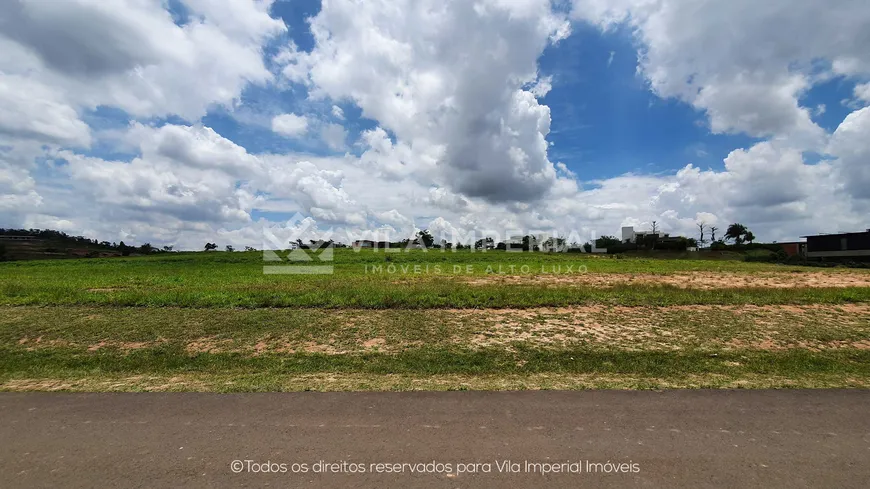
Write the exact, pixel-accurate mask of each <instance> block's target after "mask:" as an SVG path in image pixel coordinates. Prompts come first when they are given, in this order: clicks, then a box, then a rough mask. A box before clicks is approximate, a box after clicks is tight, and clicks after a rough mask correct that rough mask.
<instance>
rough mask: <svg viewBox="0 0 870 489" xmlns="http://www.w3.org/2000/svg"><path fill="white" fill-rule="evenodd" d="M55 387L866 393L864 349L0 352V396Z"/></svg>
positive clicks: (869, 369) (869, 356) (868, 361)
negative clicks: (817, 389) (819, 389)
mask: <svg viewBox="0 0 870 489" xmlns="http://www.w3.org/2000/svg"><path fill="white" fill-rule="evenodd" d="M106 379H107V380H106ZM112 379H116V380H118V379H128V381H129V383H121V384H111V382H112ZM136 379H138V380H136ZM427 379H428V380H427ZM438 379H441V380H440V381H439V380H438ZM450 379H452V380H450ZM572 379H575V380H574V381H572ZM64 382H66V383H67V384H68V387H67V388H66V389H65V390H76V389H75V386H76V385H79V386H80V387H81V388H83V389H84V390H134V391H135V390H149V389H156V390H194V391H196V390H204V391H212V390H214V391H274V390H336V389H337V390H414V389H420V388H423V389H426V388H434V387H435V386H436V384H437V383H438V382H442V383H443V386H442V387H443V388H448V389H449V388H457V389H461V388H486V389H491V388H500V387H499V386H501V388H529V389H540V388H550V387H549V386H552V388H587V387H595V388H599V387H611V388H614V387H621V388H661V387H674V386H681V387H723V386H740V387H752V386H767V387H771V386H772V387H819V386H825V387H870V352H868V351H862V350H838V351H828V352H809V351H806V350H787V351H779V352H766V351H732V352H723V353H719V354H710V353H703V352H682V353H673V352H669V353H665V352H624V351H614V352H600V351H589V350H582V349H577V350H570V351H558V352H554V351H543V350H532V349H519V350H517V351H513V352H508V351H504V350H479V351H467V350H462V349H431V348H420V349H416V350H413V351H407V352H403V353H398V354H385V353H365V354H345V355H325V354H309V353H296V354H290V355H277V354H266V355H259V356H256V357H252V356H245V355H241V354H211V353H204V354H197V355H193V356H191V355H189V354H187V352H185V351H184V350H183V349H179V348H171V347H159V348H153V349H145V350H136V351H134V352H129V353H126V354H125V353H120V352H117V351H103V352H100V353H98V354H83V353H81V352H80V351H74V350H69V349H54V350H51V351H44V350H43V351H21V350H9V349H4V350H0V390H21V389H22V388H23V387H24V386H27V385H29V388H28V389H27V390H53V389H56V388H57V386H58V385H59V384H62V383H64ZM101 382H102V383H101ZM106 382H109V383H108V384H107V383H106ZM100 386H102V387H100ZM98 387H100V388H98ZM62 389H63V388H62Z"/></svg>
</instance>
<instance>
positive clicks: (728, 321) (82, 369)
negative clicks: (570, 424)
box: [0, 304, 870, 391]
mask: <svg viewBox="0 0 870 489" xmlns="http://www.w3.org/2000/svg"><path fill="white" fill-rule="evenodd" d="M663 387H870V305H863V304H859V305H844V306H828V305H812V306H765V307H756V306H689V307H636V308H631V307H622V306H618V307H617V306H614V307H600V306H599V307H578V308H540V309H513V310H446V309H437V310H422V311H421V310H388V311H380V310H367V309H357V310H322V309H192V308H164V309H158V308H116V307H94V306H87V307H0V390H54V389H61V390H203V391H210V390H215V391H263V390H306V389H311V390H413V389H462V388H468V389H547V388H560V389H575V388H663Z"/></svg>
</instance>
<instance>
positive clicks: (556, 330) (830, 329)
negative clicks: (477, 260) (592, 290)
mask: <svg viewBox="0 0 870 489" xmlns="http://www.w3.org/2000/svg"><path fill="white" fill-rule="evenodd" d="M462 321H464V322H466V323H468V322H470V323H472V324H475V325H476V327H475V329H474V331H473V332H472V335H471V337H470V338H464V337H462V336H457V337H455V338H454V341H455V342H456V343H468V344H470V345H472V347H476V348H490V347H507V348H510V347H511V346H513V345H516V344H524V345H528V346H537V347H544V348H548V347H553V348H559V347H567V346H588V347H601V348H618V349H620V350H629V351H634V350H647V351H649V350H654V351H656V350H658V351H674V350H681V349H687V348H691V349H697V348H701V349H704V348H709V349H711V350H721V349H725V350H729V349H754V350H780V349H787V348H806V349H816V350H826V349H834V348H851V349H866V348H867V346H868V345H870V304H851V305H848V306H847V307H843V306H827V305H807V306H675V307H622V306H613V307H607V306H593V307H564V308H536V309H489V310H487V309H482V310H472V311H464V315H463V316H462Z"/></svg>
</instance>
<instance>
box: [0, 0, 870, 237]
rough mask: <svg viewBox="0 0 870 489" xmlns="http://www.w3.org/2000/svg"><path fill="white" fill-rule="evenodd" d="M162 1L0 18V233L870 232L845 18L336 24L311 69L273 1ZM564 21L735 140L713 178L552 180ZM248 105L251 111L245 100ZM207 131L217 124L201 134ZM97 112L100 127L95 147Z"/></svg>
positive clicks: (328, 22) (388, 18)
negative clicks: (744, 228) (817, 93)
mask: <svg viewBox="0 0 870 489" xmlns="http://www.w3.org/2000/svg"><path fill="white" fill-rule="evenodd" d="M175 3H177V4H178V5H180V6H181V7H183V8H175V9H168V8H167V6H168V3H165V2H156V1H146V0H123V1H122V0H118V1H113V2H101V1H96V0H70V1H67V2H53V3H52V4H51V5H49V4H47V3H46V2H39V1H36V0H12V1H7V2H3V3H2V5H0V107H2V108H3V109H2V110H0V218H2V220H0V226H24V227H51V228H55V229H61V230H64V231H68V232H73V233H82V234H87V235H91V236H94V237H98V238H100V239H110V240H121V239H126V240H130V241H137V242H144V241H151V242H152V243H154V244H161V245H162V244H175V245H177V246H178V247H180V248H195V249H198V248H200V247H201V246H202V244H203V243H204V242H205V241H215V240H217V241H220V242H222V244H225V243H231V244H234V245H236V246H237V247H241V246H243V245H251V246H260V245H261V244H262V237H263V235H262V232H261V228H262V227H263V226H267V227H276V228H278V229H280V228H281V226H283V224H281V221H282V219H286V217H287V215H288V214H291V213H294V212H300V213H302V214H305V215H307V216H309V217H310V218H311V219H312V220H313V221H312V222H316V224H317V225H320V226H323V227H326V226H329V227H334V228H336V229H338V230H340V231H348V232H350V233H352V234H353V233H355V234H356V235H360V234H361V233H364V232H368V233H370V234H371V233H373V232H375V231H384V230H390V231H391V232H393V233H398V235H397V236H396V237H404V236H408V235H410V234H412V233H413V232H414V231H415V230H416V229H417V228H418V227H429V228H430V229H431V230H432V231H433V233H434V234H436V235H447V236H450V235H451V234H452V233H460V234H462V235H468V234H469V233H470V232H471V231H474V230H477V231H478V232H480V231H483V230H487V229H489V230H498V231H506V230H510V229H513V230H536V229H537V230H542V231H549V230H552V229H553V228H556V229H561V230H566V231H567V230H575V231H576V232H577V233H578V235H579V236H580V238H581V239H582V240H586V239H589V238H590V237H591V236H592V233H595V234H596V235H601V234H615V233H617V232H618V229H619V227H620V226H622V225H634V226H637V227H641V228H643V227H648V226H649V223H650V222H651V221H653V220H655V221H657V223H658V226H659V227H660V228H661V229H663V230H665V231H667V232H672V233H684V234H687V235H694V233H695V229H696V227H695V223H696V222H698V221H704V222H706V223H707V224H711V225H717V226H720V227H722V228H724V226H727V224H728V223H730V222H734V221H741V222H744V223H745V224H747V225H748V226H749V227H750V228H751V229H752V230H753V232H754V233H755V234H756V236H758V237H759V238H760V239H766V240H774V239H777V240H782V239H795V238H796V237H797V236H799V235H801V234H807V233H813V232H823V231H839V230H848V229H853V230H854V229H863V228H865V227H868V223H867V222H866V215H867V211H868V210H870V191H868V189H870V173H868V172H870V170H868V168H870V167H868V164H867V162H868V160H870V137H868V135H870V107H866V105H867V104H868V103H870V91H868V83H867V80H868V78H870V54H868V53H870V49H868V47H870V37H868V36H870V34H868V30H867V29H866V25H867V24H868V21H870V8H868V4H867V2H865V1H859V0H846V1H844V2H840V4H838V6H837V8H832V7H831V6H829V5H826V4H824V3H823V2H816V1H813V0H799V1H795V0H771V1H768V2H761V3H759V2H750V1H749V0H736V1H734V2H693V1H689V0H616V1H613V0H611V1H604V0H575V1H574V2H573V4H572V7H571V8H570V9H568V8H566V6H565V5H563V4H561V3H559V4H558V5H554V3H553V2H551V1H549V0H517V1H505V0H482V1H479V2H467V1H462V0H452V1H440V2H435V1H411V0H401V1H387V0H372V1H368V2H351V1H346V0H335V1H330V2H324V7H323V9H322V10H321V11H320V12H319V13H318V14H317V15H316V16H314V17H313V18H311V19H310V23H309V25H310V30H311V34H312V36H313V38H314V45H313V48H312V49H311V50H307V51H304V50H301V49H300V48H299V47H297V46H296V45H294V44H293V43H291V42H289V41H287V39H286V38H285V37H283V36H285V34H286V32H287V28H286V26H285V25H284V23H283V21H281V20H279V19H277V18H273V17H272V16H271V6H272V2H271V1H269V0H255V1H229V0H180V2H173V4H175ZM570 22H574V23H575V24H576V23H581V22H583V23H591V24H593V25H596V26H599V27H600V28H601V29H602V30H607V29H612V28H613V27H614V26H616V25H627V26H629V27H630V29H631V30H632V32H633V35H634V40H635V42H636V44H637V48H638V59H639V62H638V70H639V73H640V75H641V76H642V77H643V79H645V80H646V81H647V82H648V84H649V89H650V90H651V91H652V93H654V94H655V95H656V96H658V97H661V98H666V99H675V100H678V101H681V102H683V103H685V104H688V105H689V106H691V107H694V108H695V109H697V110H698V111H700V112H701V113H703V114H704V116H705V117H706V120H707V122H708V125H709V129H710V132H713V133H728V134H742V135H748V136H750V137H752V138H755V139H754V141H755V142H753V143H751V144H749V145H747V147H742V148H733V150H732V151H730V153H729V154H728V155H727V157H725V158H724V160H723V161H722V162H721V163H722V165H721V167H718V168H717V169H704V168H701V167H698V166H696V165H692V164H687V162H676V161H674V162H667V164H668V165H667V166H668V167H670V168H674V169H675V170H674V171H672V172H670V173H662V174H655V175H650V174H640V173H632V174H624V175H611V176H609V177H608V178H604V179H599V180H594V181H588V177H586V176H585V174H587V173H588V172H587V171H586V170H588V168H585V167H584V166H583V164H582V163H581V162H578V161H566V162H560V163H558V164H554V162H551V161H550V159H549V158H550V157H549V155H548V147H549V146H548V144H549V143H548V140H547V138H548V136H549V133H550V128H551V119H550V109H549V107H547V106H546V105H544V104H543V100H544V97H547V96H548V94H550V93H552V92H554V91H556V90H558V89H559V76H558V73H555V74H554V73H549V74H544V73H540V71H539V68H538V60H539V58H540V57H541V55H542V53H543V52H544V51H545V50H546V49H554V50H558V49H559V41H560V40H561V39H563V38H565V37H566V36H569V35H571V23H570ZM795 33H800V35H796V34H795ZM276 46H277V49H276ZM276 51H277V54H274V53H275V52H276ZM620 52H621V51H620ZM605 54H606V53H605ZM598 62H600V61H598ZM581 69H582V65H581ZM834 79H837V80H841V81H842V83H844V84H846V85H847V86H848V87H849V92H850V93H851V94H852V95H851V96H853V97H854V100H849V101H848V104H849V106H850V107H852V109H850V110H853V112H852V113H851V114H848V115H847V116H846V117H845V118H844V120H843V121H842V122H840V123H839V125H838V126H837V127H836V129H835V130H831V128H830V127H828V129H825V128H824V127H822V126H821V125H820V124H819V123H817V120H819V119H818V118H819V116H821V115H822V113H823V112H822V110H821V109H820V107H819V106H818V105H814V106H807V105H806V97H807V94H808V93H810V92H811V91H812V90H813V89H814V87H817V86H819V85H820V84H821V83H823V82H826V81H830V80H834ZM251 87H257V89H258V90H262V91H264V92H266V93H268V98H266V100H267V102H262V103H260V104H257V103H253V104H252V103H250V101H249V100H244V94H245V92H246V89H248V88H251ZM582 96H583V94H578V97H582ZM547 100H551V99H549V98H548V99H547ZM217 107H220V108H222V109H221V110H223V111H225V112H226V113H227V114H229V116H228V117H235V119H234V120H233V121H232V123H231V124H224V125H223V127H221V125H220V124H217V125H211V127H210V125H209V124H207V123H205V122H204V121H208V120H210V119H209V118H204V116H206V114H208V113H209V111H210V110H212V111H213V110H214V109H215V108H217ZM264 107H265V108H264ZM840 109H842V107H840ZM236 110H239V112H244V111H247V112H244V114H245V115H247V116H250V120H251V121H254V122H256V123H253V122H250V121H249V120H247V119H245V118H244V117H242V116H241V115H240V113H237V112H235V111H236ZM103 111H109V112H110V113H111V114H116V113H117V114H119V115H118V116H117V119H119V120H120V121H121V122H114V124H113V125H109V127H103V126H101V124H100V117H101V116H100V117H98V116H97V115H95V114H98V113H100V114H101V113H102V112H103ZM360 112H361V113H362V118H359V117H357V115H358V114H359V113H360ZM831 112H833V109H832V105H831V104H829V105H828V106H827V113H826V114H825V116H826V117H829V116H830V113H831ZM212 120H213V119H212ZM95 121H96V122H95ZM591 123H594V120H593V121H591ZM227 127H229V129H227ZM258 131H259V132H258ZM262 141H266V142H267V143H269V144H263V143H262ZM274 141H277V142H274ZM273 142H274V144H272V143H273ZM295 144H298V145H299V146H292V147H293V148H296V149H287V147H288V145H295ZM312 148H316V149H317V151H314V152H312ZM306 150H307V152H306ZM810 154H815V155H816V156H815V157H814V158H813V159H812V160H808V158H810V156H809V155H810ZM816 160H819V161H816ZM604 161H606V158H604ZM604 164H606V163H604ZM584 179H585V181H584ZM315 230H316V229H315Z"/></svg>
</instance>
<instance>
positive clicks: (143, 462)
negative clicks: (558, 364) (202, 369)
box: [0, 390, 870, 489]
mask: <svg viewBox="0 0 870 489" xmlns="http://www.w3.org/2000/svg"><path fill="white" fill-rule="evenodd" d="M236 460H239V461H240V462H238V463H236V465H233V462H234V461H236ZM506 460H509V461H510V463H508V464H505V462H504V461H506ZM248 461H250V462H248ZM319 461H323V462H326V463H327V464H337V465H326V466H323V465H322V464H321V465H320V466H318V462H319ZM342 462H345V463H344V464H343V465H342ZM527 462H528V464H531V465H526V463H527ZM608 462H609V464H608ZM868 462H870V391H837V390H816V391H667V392H627V391H626V392H618V391H589V392H506V393H505V392H448V393H285V394H280V393H276V394H230V395H221V394H50V393H27V394H17V393H6V394H0V486H3V487H224V486H234V487H238V486H244V487H262V486H270V487H336V488H346V487H403V488H404V487H451V488H453V487H528V488H537V487H635V486H636V487H676V488H679V487H686V488H689V487H691V488H697V487H764V488H771V487H788V488H790V489H795V488H799V487H856V488H857V487H862V488H863V487H868V481H870V463H868ZM263 463H266V465H263ZM396 463H399V464H402V463H404V464H408V465H404V466H402V465H399V466H394V465H387V464H396ZM427 463H428V465H426V464H427ZM474 463H477V464H478V465H471V464H474ZM557 463H562V464H564V465H545V464H557ZM294 464H295V465H294ZM376 464H384V465H380V466H378V465H376ZM412 464H422V465H412ZM438 464H441V465H438ZM534 464H539V465H534ZM234 468H235V469H236V470H238V469H241V471H240V472H239V473H235V472H234V471H233V469H234ZM389 469H393V470H394V471H395V472H393V473H387V472H384V471H386V470H389ZM557 469H561V470H563V472H561V473H549V474H541V473H540V472H541V471H542V470H549V471H551V472H552V471H554V470H557ZM302 470H307V472H302ZM324 470H327V471H330V470H331V471H332V472H327V473H324V472H323V471H324ZM360 470H363V471H364V472H360ZM379 470H380V471H381V472H380V473H379V472H378V471H379ZM412 470H413V472H412ZM294 471H295V473H294ZM335 471H339V473H335ZM342 471H343V472H344V473H341V472H342ZM351 471H356V473H350V472H351ZM473 471H476V473H473ZM487 471H488V472H487ZM578 471H579V472H578ZM432 472H434V473H432Z"/></svg>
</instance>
